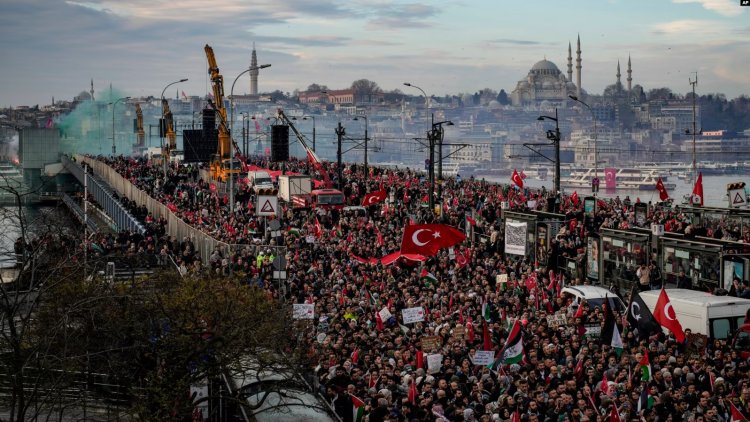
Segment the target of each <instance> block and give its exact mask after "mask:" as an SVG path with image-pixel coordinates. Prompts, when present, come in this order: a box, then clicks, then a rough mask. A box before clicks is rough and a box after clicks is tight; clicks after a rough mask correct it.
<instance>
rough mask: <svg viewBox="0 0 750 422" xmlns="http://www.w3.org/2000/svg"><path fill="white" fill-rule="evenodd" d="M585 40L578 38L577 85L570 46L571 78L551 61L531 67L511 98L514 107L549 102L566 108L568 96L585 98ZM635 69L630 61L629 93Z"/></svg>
mask: <svg viewBox="0 0 750 422" xmlns="http://www.w3.org/2000/svg"><path fill="white" fill-rule="evenodd" d="M581 61H582V60H581V37H580V36H579V37H578V41H577V45H576V81H575V83H573V54H572V50H571V45H570V43H568V76H567V78H566V77H565V75H564V74H563V73H562V72H561V71H560V69H558V68H557V66H556V65H555V64H554V63H552V62H551V61H549V60H547V59H546V58H545V59H544V60H541V61H538V62H536V63H535V64H534V66H532V67H531V70H529V74H528V75H526V78H525V79H522V80H520V81H518V83H517V84H516V89H514V90H513V92H511V94H510V99H511V103H512V104H513V105H514V106H526V105H539V104H540V103H542V102H547V103H550V104H553V105H560V106H562V105H563V104H565V102H566V100H567V99H568V95H575V96H576V97H578V98H583V97H582V96H581V94H582V93H584V94H585V91H584V90H583V89H582V88H581V68H582V66H581ZM632 80H633V78H632V69H631V67H630V58H628V79H627V81H628V91H630V88H631V82H632ZM619 82H620V64H619V63H618V64H617V83H618V84H619Z"/></svg>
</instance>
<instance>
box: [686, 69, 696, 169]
mask: <svg viewBox="0 0 750 422" xmlns="http://www.w3.org/2000/svg"><path fill="white" fill-rule="evenodd" d="M688 82H690V85H692V86H693V184H695V182H696V181H697V180H698V167H697V164H696V162H695V133H696V121H695V86H696V85H698V72H695V79H693V78H688Z"/></svg>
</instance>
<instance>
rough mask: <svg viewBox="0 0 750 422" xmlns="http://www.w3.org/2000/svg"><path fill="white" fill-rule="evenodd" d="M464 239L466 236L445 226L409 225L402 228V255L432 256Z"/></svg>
mask: <svg viewBox="0 0 750 422" xmlns="http://www.w3.org/2000/svg"><path fill="white" fill-rule="evenodd" d="M464 239H466V235H465V234H464V233H463V232H462V231H461V230H458V229H456V228H454V227H451V226H447V225H445V224H411V225H408V226H406V227H405V228H404V238H403V239H402V240H401V253H402V254H418V255H424V256H433V255H435V254H436V253H437V252H438V251H439V250H440V249H441V248H448V247H451V246H453V245H456V244H458V243H461V242H463V241H464Z"/></svg>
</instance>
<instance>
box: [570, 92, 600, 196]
mask: <svg viewBox="0 0 750 422" xmlns="http://www.w3.org/2000/svg"><path fill="white" fill-rule="evenodd" d="M568 98H570V99H571V100H573V101H576V102H579V103H581V104H583V105H584V106H585V107H586V108H587V109H589V111H590V112H591V119H592V120H593V121H594V180H592V185H591V187H592V191H593V193H594V196H596V194H597V193H599V154H598V146H597V144H598V142H597V138H598V133H597V130H596V114H594V110H593V109H592V108H591V106H589V105H588V104H586V103H585V102H583V101H581V100H579V99H578V97H576V96H575V95H568ZM594 187H596V188H595V189H594Z"/></svg>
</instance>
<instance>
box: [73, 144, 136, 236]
mask: <svg viewBox="0 0 750 422" xmlns="http://www.w3.org/2000/svg"><path fill="white" fill-rule="evenodd" d="M62 164H63V166H64V167H65V169H66V170H68V171H69V172H70V173H71V174H72V175H73V176H74V177H75V178H76V179H78V181H79V182H80V183H81V184H83V183H84V178H86V179H88V180H87V182H88V183H87V184H88V190H89V194H91V196H93V197H94V200H96V202H97V203H98V204H99V206H101V207H102V209H103V210H104V212H106V213H107V215H109V216H110V217H112V220H113V221H114V223H115V225H116V226H117V228H118V229H119V230H129V231H132V232H138V233H140V234H145V233H146V228H145V227H143V225H142V224H141V223H140V222H139V221H138V220H137V219H136V218H135V217H134V216H133V215H132V214H130V212H129V211H128V210H126V209H125V207H123V206H122V204H121V203H120V201H118V200H116V199H115V198H114V197H113V196H112V194H111V193H110V190H109V189H107V188H106V187H105V185H104V183H106V181H104V182H102V181H100V180H99V179H98V178H97V177H95V176H94V175H92V174H91V172H89V177H86V176H84V170H83V167H81V165H80V164H79V163H78V162H76V161H73V160H71V159H70V158H69V157H67V156H63V157H62ZM110 185H111V184H110Z"/></svg>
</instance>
